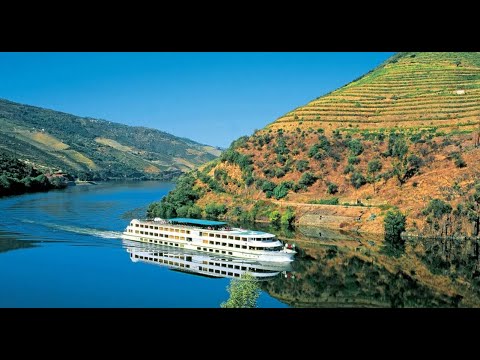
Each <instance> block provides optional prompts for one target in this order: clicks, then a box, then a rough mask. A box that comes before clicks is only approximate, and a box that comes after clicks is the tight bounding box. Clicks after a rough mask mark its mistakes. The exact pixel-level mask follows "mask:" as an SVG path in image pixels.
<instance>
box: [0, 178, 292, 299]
mask: <svg viewBox="0 0 480 360" xmlns="http://www.w3.org/2000/svg"><path fill="white" fill-rule="evenodd" d="M173 187H174V185H173V184H171V183H161V182H133V183H117V184H99V185H96V186H76V187H70V188H67V189H66V190H63V191H52V192H49V193H37V194H28V195H22V196H17V197H10V198H4V199H0V214H1V215H0V307H214V308H216V307H219V306H220V303H221V302H223V301H225V300H227V298H228V293H227V291H226V287H227V285H228V284H229V282H230V279H227V278H207V277H202V276H198V275H194V274H189V273H183V272H179V271H172V270H170V269H168V268H167V267H165V266H160V265H156V264H154V265H152V264H148V263H142V262H136V263H134V262H132V261H131V260H130V256H129V254H128V253H127V251H126V246H127V245H126V243H123V242H122V240H120V239H119V236H120V233H121V231H123V229H124V228H125V227H126V225H127V224H128V222H129V221H130V219H131V218H134V217H144V216H145V211H146V208H147V206H148V204H149V203H151V202H152V201H155V200H158V199H160V198H162V197H163V196H164V195H165V194H166V193H167V192H168V191H169V190H171V189H172V188H173ZM258 305H259V307H287V305H285V304H283V303H282V302H280V301H278V300H276V299H275V298H273V297H271V296H270V295H268V294H267V293H265V292H262V294H261V296H260V299H259V301H258Z"/></svg>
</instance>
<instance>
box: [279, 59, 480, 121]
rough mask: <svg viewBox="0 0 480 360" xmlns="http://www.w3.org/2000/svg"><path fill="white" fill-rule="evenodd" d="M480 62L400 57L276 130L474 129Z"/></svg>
mask: <svg viewBox="0 0 480 360" xmlns="http://www.w3.org/2000/svg"><path fill="white" fill-rule="evenodd" d="M479 58H480V56H479V54H478V53H401V54H398V55H396V56H394V57H393V58H390V59H389V60H388V61H386V62H385V63H384V64H382V65H380V66H379V67H378V68H377V69H375V70H374V71H372V72H370V73H368V74H366V75H365V76H363V77H362V78H360V79H358V80H356V81H353V82H351V83H350V84H348V85H346V86H344V87H342V88H340V89H338V90H335V91H333V92H332V93H330V94H328V95H326V96H323V97H320V98H317V99H315V100H313V101H311V102H310V103H308V104H307V105H305V106H301V107H299V108H297V109H295V110H293V111H291V112H289V113H288V114H286V115H284V116H282V117H280V118H279V119H278V120H276V121H275V123H273V124H272V125H271V126H272V127H274V128H277V127H284V128H291V127H297V126H298V124H299V122H303V123H304V124H305V126H317V125H319V124H321V126H324V127H325V128H326V129H332V128H345V127H348V126H355V127H356V126H358V127H360V128H362V129H378V128H385V127H387V128H388V127H410V128H423V127H429V126H432V125H434V126H441V127H446V128H451V127H462V128H466V129H469V128H472V127H473V126H474V125H476V124H478V123H479V116H480V101H479V99H480V61H479Z"/></svg>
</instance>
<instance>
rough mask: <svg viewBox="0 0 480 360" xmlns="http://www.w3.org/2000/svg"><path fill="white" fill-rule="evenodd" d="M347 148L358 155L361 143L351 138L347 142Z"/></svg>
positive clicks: (361, 147) (361, 150)
mask: <svg viewBox="0 0 480 360" xmlns="http://www.w3.org/2000/svg"><path fill="white" fill-rule="evenodd" d="M348 148H349V149H350V152H351V153H352V154H353V155H355V156H358V155H360V154H361V153H362V152H363V145H362V143H361V142H360V140H358V139H352V140H350V141H349V142H348Z"/></svg>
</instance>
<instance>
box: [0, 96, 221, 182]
mask: <svg viewBox="0 0 480 360" xmlns="http://www.w3.org/2000/svg"><path fill="white" fill-rule="evenodd" d="M0 150H2V151H4V152H6V153H8V154H10V155H13V156H14V157H16V158H19V159H22V160H28V161H30V162H31V163H33V164H35V165H36V166H37V167H39V168H42V167H47V168H53V169H57V170H58V169H60V170H63V171H66V172H68V173H71V174H74V175H77V176H80V177H83V178H90V179H112V178H143V179H169V178H172V177H175V176H178V175H179V174H181V172H185V171H188V170H191V169H193V168H195V167H197V166H199V165H200V164H203V163H205V162H207V161H209V160H212V159H215V158H216V157H217V156H218V155H219V154H220V151H219V150H218V149H216V148H214V147H211V146H206V145H202V144H199V143H196V142H194V141H192V140H189V139H185V138H179V137H176V136H173V135H171V134H168V133H165V132H162V131H159V130H155V129H149V128H144V127H133V126H127V125H122V124H118V123H114V122H110V121H106V120H98V119H92V118H84V117H79V116H75V115H70V114H66V113H62V112H58V111H54V110H48V109H43V108H39V107H34V106H29V105H23V104H18V103H14V102H11V101H7V100H2V99H0Z"/></svg>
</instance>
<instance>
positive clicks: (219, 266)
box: [123, 240, 293, 280]
mask: <svg viewBox="0 0 480 360" xmlns="http://www.w3.org/2000/svg"><path fill="white" fill-rule="evenodd" d="M123 245H124V247H125V248H126V249H127V252H128V253H129V254H130V260H132V261H133V262H139V261H140V262H144V263H149V264H154V265H160V266H166V267H168V268H169V269H171V270H175V271H182V272H186V273H191V274H196V275H201V276H207V277H212V278H224V277H225V278H240V277H241V276H242V275H243V274H245V273H249V274H250V275H252V276H254V277H255V278H257V280H268V279H273V278H276V277H278V276H284V277H292V276H293V274H291V271H292V266H291V263H290V262H288V263H274V262H259V261H255V260H248V259H243V258H232V257H224V256H219V255H210V254H205V253H200V252H196V251H192V250H186V249H180V248H178V249H177V248H172V247H170V246H161V245H146V244H145V245H144V244H139V243H138V242H133V241H128V240H123Z"/></svg>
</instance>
